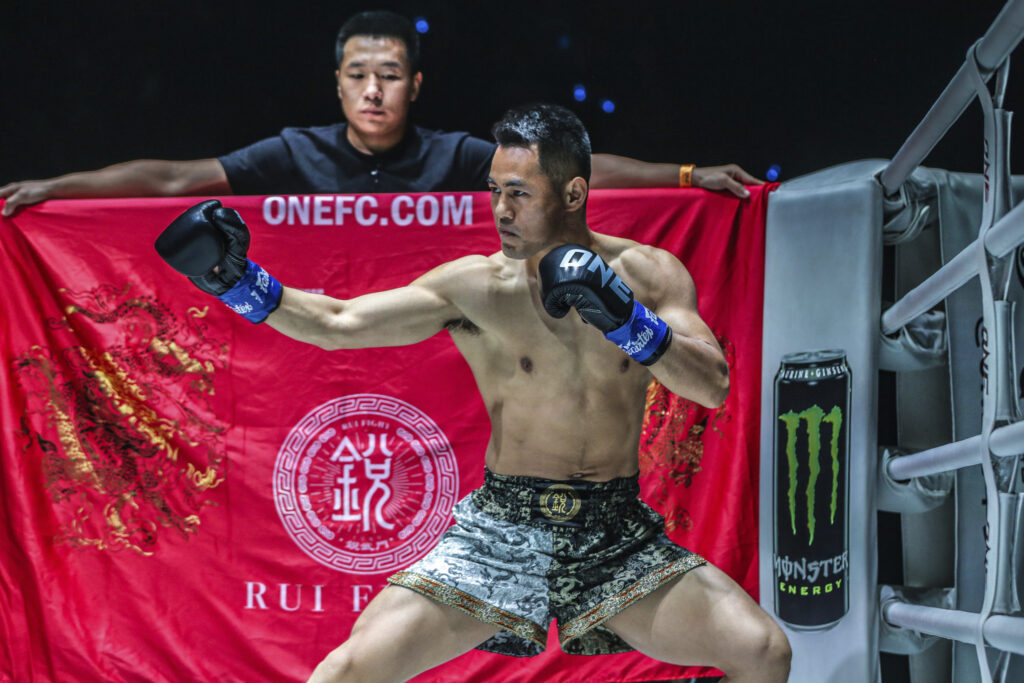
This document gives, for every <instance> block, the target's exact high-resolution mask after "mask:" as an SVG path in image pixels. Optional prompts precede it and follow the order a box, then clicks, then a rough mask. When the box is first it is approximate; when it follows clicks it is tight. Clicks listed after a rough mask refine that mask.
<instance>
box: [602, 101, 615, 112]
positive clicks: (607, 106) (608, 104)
mask: <svg viewBox="0 0 1024 683" xmlns="http://www.w3.org/2000/svg"><path fill="white" fill-rule="evenodd" d="M601 111H603V112H604V113H605V114H611V113H612V112H613V111H615V103H614V102H612V101H611V100H601Z"/></svg>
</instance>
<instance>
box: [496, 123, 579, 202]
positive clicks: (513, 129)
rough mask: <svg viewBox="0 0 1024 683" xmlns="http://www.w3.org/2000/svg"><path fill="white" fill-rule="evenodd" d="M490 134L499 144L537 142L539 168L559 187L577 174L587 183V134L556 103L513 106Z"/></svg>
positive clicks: (510, 145) (553, 184)
mask: <svg viewBox="0 0 1024 683" xmlns="http://www.w3.org/2000/svg"><path fill="white" fill-rule="evenodd" d="M491 134H492V135H493V136H494V140H495V142H497V143H498V144H499V145H501V146H502V147H532V146H533V145H537V156H538V161H539V162H540V168H541V170H542V171H543V172H544V175H546V176H547V177H548V179H549V180H550V181H551V185H552V187H555V188H560V187H561V186H562V185H564V184H565V183H567V182H569V181H570V180H572V179H573V178H575V177H576V176H580V177H581V178H583V179H584V180H586V181H587V182H588V183H589V182H590V136H589V135H588V134H587V129H586V128H585V127H584V126H583V122H582V121H580V120H579V118H578V117H577V116H576V115H575V114H573V113H572V112H571V111H569V110H568V109H566V108H565V107H560V106H558V105H556V104H527V105H523V106H519V107H513V108H512V109H509V110H508V111H507V112H505V116H503V117H502V119H501V120H500V121H498V122H497V123H495V124H494V126H493V127H492V128H491Z"/></svg>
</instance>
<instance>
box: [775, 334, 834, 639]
mask: <svg viewBox="0 0 1024 683" xmlns="http://www.w3.org/2000/svg"><path fill="white" fill-rule="evenodd" d="M849 424H850V368H849V367H848V366H847V364H846V352H845V350H841V349H840V350H821V351H804V352H801V353H790V354H787V355H785V356H783V358H782V364H781V366H780V367H779V372H778V374H777V375H775V453H774V459H773V461H774V482H775V487H774V490H775V501H774V509H775V524H774V527H775V545H774V555H773V557H772V563H773V566H774V571H775V574H774V576H775V613H776V614H777V615H778V617H779V619H781V620H782V621H784V622H786V623H787V624H789V625H790V626H792V627H793V628H796V629H808V630H810V629H823V628H828V627H829V626H831V625H832V624H835V622H837V621H838V620H839V619H840V618H841V617H842V616H843V615H844V614H846V611H847V610H848V609H849V596H848V594H847V575H848V573H849V558H848V552H849V543H848V539H847V533H848V531H847V516H848V513H847V510H848V501H847V494H848V491H849Z"/></svg>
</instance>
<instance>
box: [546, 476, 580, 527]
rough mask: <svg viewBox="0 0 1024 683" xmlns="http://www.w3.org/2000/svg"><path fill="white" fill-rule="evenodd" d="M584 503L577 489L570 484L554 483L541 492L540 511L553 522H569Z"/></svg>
mask: <svg viewBox="0 0 1024 683" xmlns="http://www.w3.org/2000/svg"><path fill="white" fill-rule="evenodd" d="M582 503H583V502H582V501H581V500H580V496H579V494H578V493H576V489H574V488H573V487H571V486H569V485H568V484H552V485H551V486H549V487H547V488H546V489H544V492H543V493H541V494H540V511H541V512H543V513H544V516H545V517H547V518H548V519H550V520H551V521H553V522H568V521H569V520H570V519H572V518H573V517H575V516H576V513H577V512H579V511H580V507H581V506H582Z"/></svg>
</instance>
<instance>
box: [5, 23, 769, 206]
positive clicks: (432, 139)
mask: <svg viewBox="0 0 1024 683" xmlns="http://www.w3.org/2000/svg"><path fill="white" fill-rule="evenodd" d="M335 57H336V58H337V62H338V70H337V71H336V72H335V74H336V77H337V83H338V98H339V100H340V101H341V107H342V111H343V112H344V114H345V119H346V122H345V123H338V124H334V125H330V126H320V127H314V128H285V129H284V130H283V131H282V132H281V134H280V135H278V136H275V137H270V138H267V139H265V140H261V141H259V142H257V143H255V144H252V145H249V146H248V147H244V148H242V149H239V150H237V151H235V152H231V153H230V154H226V155H224V156H221V157H218V158H210V159H198V160H194V161H164V160H153V159H140V160H136V161H128V162H124V163H120V164H115V165H113V166H108V167H106V168H102V169H99V170H96V171H87V172H83V173H70V174H67V175H63V176H58V177H55V178H48V179H45V180H28V181H20V182H15V183H10V184H8V185H5V186H4V187H0V198H2V199H6V204H5V205H4V207H3V215H5V216H9V215H11V214H13V213H14V212H15V211H16V210H17V209H18V208H19V207H21V206H25V205H28V204H35V203H37V202H41V201H44V200H46V199H56V198H72V197H143V196H181V195H227V194H347V193H361V192H435V191H453V192H458V191H481V192H482V191H485V190H486V189H487V184H486V179H487V173H488V169H489V167H490V163H491V157H492V156H493V154H494V144H493V143H490V142H487V141H484V140H481V139H479V138H474V137H472V136H471V135H469V134H468V133H444V132H440V131H434V130H427V129H424V128H420V127H417V126H412V125H410V124H409V110H410V108H411V106H412V103H413V102H414V101H415V100H416V97H417V96H418V95H419V91H420V85H421V83H422V81H423V75H422V74H421V73H420V71H419V36H418V35H417V33H416V30H415V28H413V26H412V25H411V23H410V22H409V21H408V20H407V19H405V18H404V17H401V16H399V15H397V14H394V13H392V12H363V13H360V14H357V15H355V16H353V17H352V18H351V19H349V20H348V21H347V22H345V24H344V25H343V26H342V27H341V30H340V31H339V32H338V39H337V44H336V48H335ZM592 159H593V164H592V166H593V173H592V178H591V184H590V187H592V188H602V187H675V186H683V187H688V186H691V185H692V186H694V187H702V188H704V189H708V190H728V191H730V192H732V193H733V194H736V195H737V196H740V197H746V196H747V195H748V193H747V190H746V189H745V188H744V187H743V185H744V184H748V185H749V184H760V183H761V181H760V180H757V179H756V178H754V177H753V176H751V175H749V174H748V173H747V172H746V171H744V170H743V169H742V168H740V167H739V166H736V165H735V164H729V165H725V166H709V167H704V168H695V167H694V166H693V165H692V164H682V165H679V164H652V163H646V162H642V161H637V160H635V159H628V158H626V157H620V156H614V155H610V154H595V155H593V157H592Z"/></svg>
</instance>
